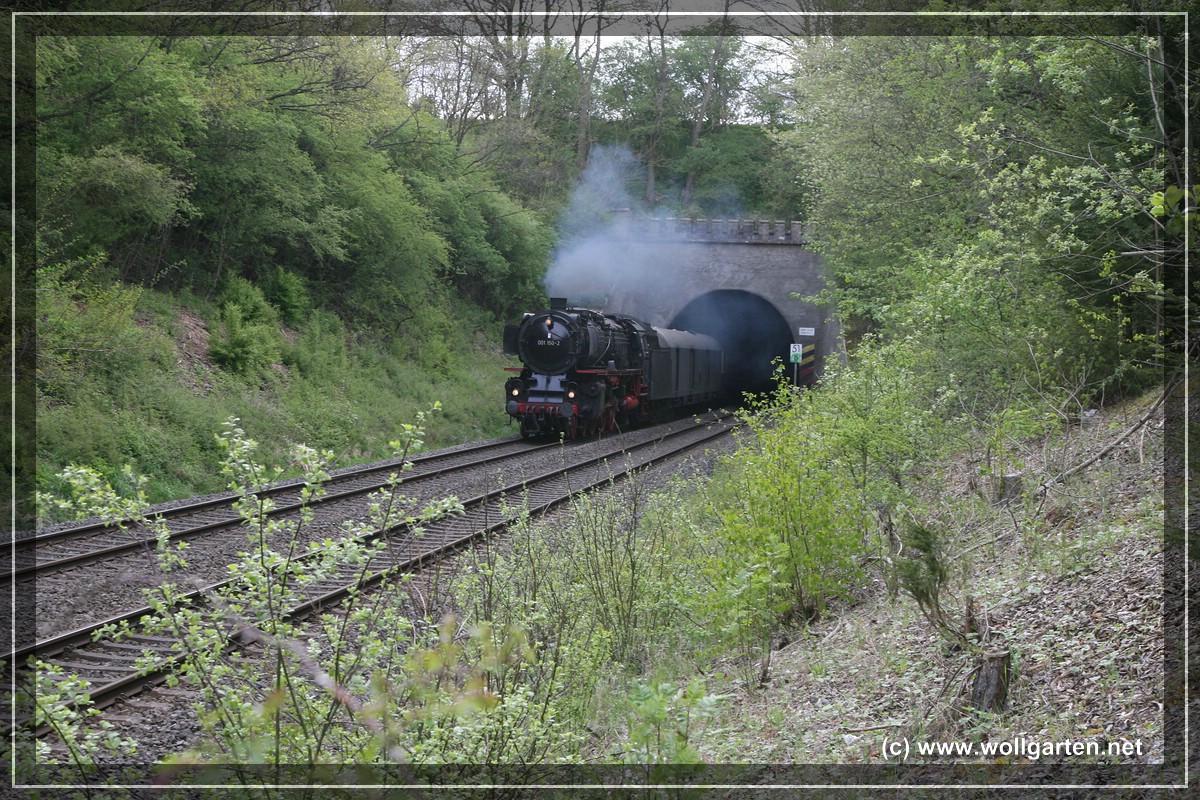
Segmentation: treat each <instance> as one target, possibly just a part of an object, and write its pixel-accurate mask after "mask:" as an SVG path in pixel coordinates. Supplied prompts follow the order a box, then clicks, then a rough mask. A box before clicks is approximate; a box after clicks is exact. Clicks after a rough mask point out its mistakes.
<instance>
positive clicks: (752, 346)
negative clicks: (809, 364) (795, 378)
mask: <svg viewBox="0 0 1200 800" xmlns="http://www.w3.org/2000/svg"><path fill="white" fill-rule="evenodd" d="M667 327H670V328H676V329H679V330H685V331H695V332H696V333H704V334H707V335H709V336H711V337H713V338H714V339H716V340H717V341H718V342H720V343H721V347H722V349H724V350H725V352H726V369H727V370H728V372H729V377H730V381H731V384H732V385H733V386H734V387H736V388H737V390H738V391H748V392H764V391H769V390H770V389H771V388H773V386H774V379H773V376H774V365H773V364H772V363H771V362H772V360H773V359H775V358H782V359H783V360H784V361H785V362H786V361H787V358H788V351H789V349H790V347H791V344H792V342H793V341H794V339H793V338H792V329H791V326H790V325H789V324H788V322H787V320H786V319H784V317H783V315H782V314H780V313H779V310H778V309H777V308H775V306H774V305H773V304H772V303H771V302H770V301H768V300H765V299H763V298H762V297H760V296H759V295H757V294H754V293H753V292H747V291H744V290H741V289H716V290H714V291H711V292H707V293H705V294H702V295H700V296H699V297H697V298H695V299H694V300H692V301H691V302H689V303H688V304H687V305H686V306H684V307H683V308H682V309H681V310H680V311H679V313H678V314H676V315H675V316H674V317H673V318H672V319H671V321H670V323H669V324H668V326H667Z"/></svg>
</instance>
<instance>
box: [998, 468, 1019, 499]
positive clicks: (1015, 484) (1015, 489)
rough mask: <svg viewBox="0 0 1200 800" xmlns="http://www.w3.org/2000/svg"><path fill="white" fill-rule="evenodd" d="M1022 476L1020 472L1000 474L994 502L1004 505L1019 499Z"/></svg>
mask: <svg viewBox="0 0 1200 800" xmlns="http://www.w3.org/2000/svg"><path fill="white" fill-rule="evenodd" d="M1024 477H1025V476H1024V475H1023V474H1022V473H1020V472H1013V473H1009V474H1006V475H1001V476H1000V483H999V484H998V485H997V486H996V502H997V503H999V504H1000V505H1002V506H1006V505H1008V504H1009V503H1011V502H1012V501H1013V500H1017V499H1019V498H1020V497H1021V494H1022V493H1023V491H1024V488H1023V485H1024Z"/></svg>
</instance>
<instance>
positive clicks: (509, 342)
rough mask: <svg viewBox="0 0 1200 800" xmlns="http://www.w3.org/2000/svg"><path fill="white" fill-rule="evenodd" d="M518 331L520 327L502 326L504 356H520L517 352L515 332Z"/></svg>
mask: <svg viewBox="0 0 1200 800" xmlns="http://www.w3.org/2000/svg"><path fill="white" fill-rule="evenodd" d="M520 330H521V326H520V325H505V326H504V355H506V356H515V355H520V353H518V352H517V332H518V331H520Z"/></svg>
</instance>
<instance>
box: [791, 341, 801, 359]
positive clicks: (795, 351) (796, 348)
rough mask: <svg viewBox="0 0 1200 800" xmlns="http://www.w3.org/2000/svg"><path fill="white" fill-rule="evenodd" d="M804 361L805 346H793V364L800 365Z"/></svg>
mask: <svg viewBox="0 0 1200 800" xmlns="http://www.w3.org/2000/svg"><path fill="white" fill-rule="evenodd" d="M803 359H804V345H802V344H794V345H792V358H791V363H793V364H799V363H800V362H801V361H802V360H803Z"/></svg>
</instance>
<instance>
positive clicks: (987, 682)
mask: <svg viewBox="0 0 1200 800" xmlns="http://www.w3.org/2000/svg"><path fill="white" fill-rule="evenodd" d="M1011 667H1012V651H1010V650H994V651H992V652H989V653H983V654H982V655H980V656H979V661H978V663H977V664H976V667H975V681H974V683H972V684H971V694H970V697H969V698H968V700H967V703H968V704H969V705H970V706H971V707H972V708H974V709H976V710H978V711H989V712H996V711H1003V710H1004V709H1005V708H1007V707H1008V676H1009V670H1010V668H1011Z"/></svg>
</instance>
